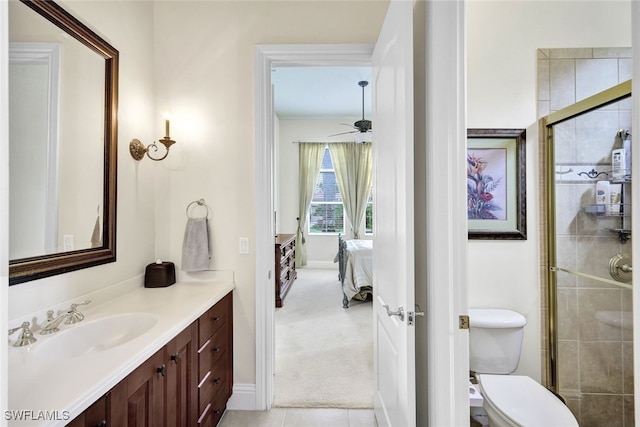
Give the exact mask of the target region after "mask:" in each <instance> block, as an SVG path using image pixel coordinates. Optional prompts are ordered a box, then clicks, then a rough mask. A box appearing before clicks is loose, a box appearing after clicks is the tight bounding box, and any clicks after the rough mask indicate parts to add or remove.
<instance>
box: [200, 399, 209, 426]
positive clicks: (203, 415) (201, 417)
mask: <svg viewBox="0 0 640 427" xmlns="http://www.w3.org/2000/svg"><path fill="white" fill-rule="evenodd" d="M209 409H211V403H207V407H206V408H204V411H202V414H200V418H198V424H202V421H203V420H204V418H205V417H206V415H207V412H209Z"/></svg>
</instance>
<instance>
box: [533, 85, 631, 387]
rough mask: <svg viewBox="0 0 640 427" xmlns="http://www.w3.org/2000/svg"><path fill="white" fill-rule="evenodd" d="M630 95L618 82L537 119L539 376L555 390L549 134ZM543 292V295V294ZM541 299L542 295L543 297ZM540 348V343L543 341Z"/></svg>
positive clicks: (553, 227) (551, 146) (552, 168)
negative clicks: (542, 353)
mask: <svg viewBox="0 0 640 427" xmlns="http://www.w3.org/2000/svg"><path fill="white" fill-rule="evenodd" d="M630 96H631V80H627V81H626V82H623V83H620V84H618V85H616V86H613V87H611V88H609V89H607V90H605V91H602V92H600V93H597V94H595V95H593V96H590V97H589V98H585V99H583V100H582V101H579V102H576V103H575V104H572V105H569V106H568V107H565V108H563V109H561V110H558V111H555V112H553V113H551V114H549V115H547V116H545V117H543V118H541V119H540V121H539V123H540V131H541V132H540V134H541V135H542V141H541V142H542V144H541V159H542V160H543V161H542V162H541V167H542V173H541V177H542V179H544V184H543V185H541V188H544V189H545V192H544V195H543V197H542V198H541V203H542V212H543V213H544V216H543V218H544V219H545V222H546V227H543V229H546V233H542V234H543V236H542V244H543V247H544V249H543V251H542V260H541V264H542V268H543V269H544V270H545V272H544V274H542V276H541V277H542V280H545V281H546V284H543V285H546V286H543V289H544V291H545V293H546V303H547V305H546V312H547V316H546V319H545V318H543V321H546V325H543V329H542V330H543V331H544V330H545V329H546V331H547V332H546V337H543V341H545V338H546V344H547V347H546V348H547V357H546V358H545V359H546V360H543V367H544V372H543V379H544V381H545V385H546V386H547V387H548V388H550V389H551V390H553V391H554V392H558V369H557V360H558V329H557V324H558V320H557V319H558V313H557V309H558V307H557V298H556V284H557V280H556V274H557V272H556V271H555V267H556V264H557V259H556V222H555V214H556V205H555V198H556V192H555V188H556V174H555V144H554V138H553V126H555V125H557V124H560V123H562V122H564V121H567V120H571V119H574V118H576V117H578V116H580V115H583V114H585V113H588V112H590V111H593V110H595V109H598V108H600V107H603V106H605V105H608V104H612V103H614V102H617V101H620V100H622V99H625V98H628V97H630ZM544 297H545V296H543V298H544ZM543 300H545V299H543ZM543 348H544V343H543Z"/></svg>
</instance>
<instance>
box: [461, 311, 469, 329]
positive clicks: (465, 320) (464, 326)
mask: <svg viewBox="0 0 640 427" xmlns="http://www.w3.org/2000/svg"><path fill="white" fill-rule="evenodd" d="M458 329H469V316H467V315H466V314H461V315H460V316H458Z"/></svg>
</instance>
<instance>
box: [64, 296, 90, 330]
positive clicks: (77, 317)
mask: <svg viewBox="0 0 640 427" xmlns="http://www.w3.org/2000/svg"><path fill="white" fill-rule="evenodd" d="M89 303H91V300H84V301H82V302H79V303H77V304H71V308H69V311H67V312H66V313H65V314H66V315H67V321H66V322H64V324H65V325H70V324H72V323H78V322H81V321H83V320H84V314H82V313H80V312H79V311H78V310H77V308H78V306H79V305H87V304H89Z"/></svg>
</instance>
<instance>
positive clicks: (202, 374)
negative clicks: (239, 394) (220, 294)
mask: <svg viewBox="0 0 640 427" xmlns="http://www.w3.org/2000/svg"><path fill="white" fill-rule="evenodd" d="M232 318H233V300H232V294H231V293H229V294H227V296H226V297H224V298H223V299H222V300H220V301H219V302H218V303H217V304H216V305H214V306H213V307H212V308H211V309H209V310H208V311H207V312H206V313H205V314H203V315H202V316H201V317H200V319H199V320H198V326H199V331H198V346H199V347H198V414H199V415H198V420H197V421H198V423H197V424H198V425H199V426H215V425H216V424H218V421H219V420H220V418H221V417H222V414H223V413H224V411H225V409H226V407H227V401H228V400H229V397H231V392H232V387H233V322H232Z"/></svg>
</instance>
